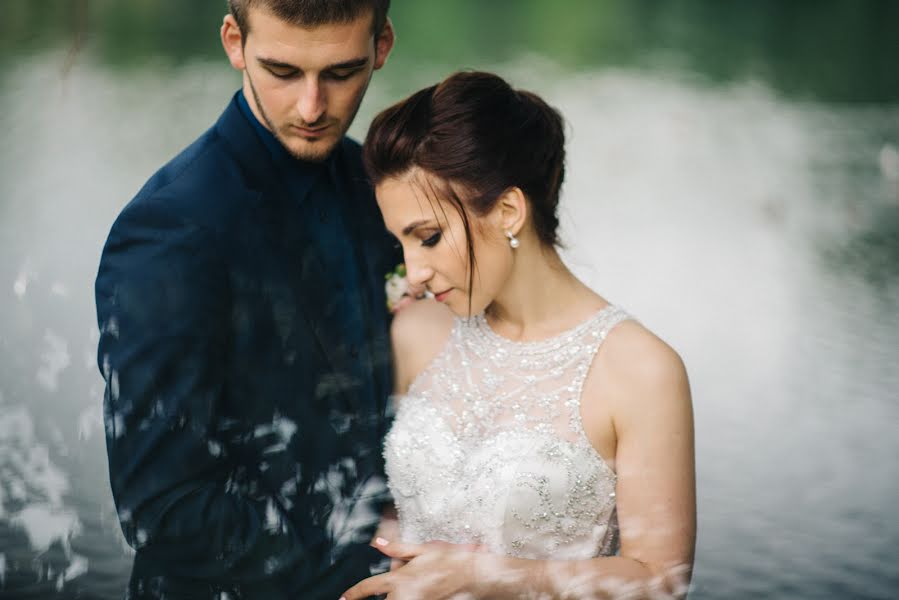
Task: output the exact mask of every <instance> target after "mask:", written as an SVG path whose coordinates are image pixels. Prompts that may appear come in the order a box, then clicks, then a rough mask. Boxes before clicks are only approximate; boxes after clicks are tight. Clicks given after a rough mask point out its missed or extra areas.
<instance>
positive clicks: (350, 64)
mask: <svg viewBox="0 0 899 600" xmlns="http://www.w3.org/2000/svg"><path fill="white" fill-rule="evenodd" d="M256 60H257V61H258V62H259V63H261V64H263V65H265V66H266V67H271V68H274V69H294V70H296V71H299V70H300V68H299V67H297V66H296V65H292V64H290V63H286V62H283V61H280V60H276V59H274V58H266V57H264V56H257V57H256ZM367 64H368V57H367V56H361V57H359V58H351V59H350V60H345V61H343V62H339V63H334V64H332V65H327V66H326V67H324V68H323V69H322V71H336V70H341V69H357V68H359V67H364V66H365V65H367Z"/></svg>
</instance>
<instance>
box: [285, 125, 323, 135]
mask: <svg viewBox="0 0 899 600" xmlns="http://www.w3.org/2000/svg"><path fill="white" fill-rule="evenodd" d="M292 127H293V129H294V131H296V132H298V133H299V134H300V135H304V136H306V137H319V136H321V135H322V134H324V133H325V131H327V129H328V128H329V127H331V126H330V125H323V126H322V127H300V126H298V125H293V126H292Z"/></svg>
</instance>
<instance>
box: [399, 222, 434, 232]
mask: <svg viewBox="0 0 899 600" xmlns="http://www.w3.org/2000/svg"><path fill="white" fill-rule="evenodd" d="M432 220H433V219H422V220H421V221H414V222H412V223H409V224H408V225H406V226H405V227H404V228H403V235H409V234H410V233H412V232H413V231H415V230H416V229H418V228H419V227H421V226H422V225H427V224H428V223H430V222H431V221H432Z"/></svg>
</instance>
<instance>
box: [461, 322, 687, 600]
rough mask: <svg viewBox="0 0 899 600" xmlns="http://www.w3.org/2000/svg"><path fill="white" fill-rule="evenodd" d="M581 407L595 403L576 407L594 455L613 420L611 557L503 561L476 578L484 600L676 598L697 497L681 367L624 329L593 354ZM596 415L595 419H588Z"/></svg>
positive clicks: (673, 356) (643, 333) (653, 343)
mask: <svg viewBox="0 0 899 600" xmlns="http://www.w3.org/2000/svg"><path fill="white" fill-rule="evenodd" d="M582 403H595V404H594V405H593V406H592V407H591V406H583V407H582V414H583V415H584V428H585V431H586V433H587V435H588V437H589V438H591V441H594V445H599V444H598V443H597V442H596V441H595V440H598V439H599V438H600V437H601V436H599V435H596V433H597V430H601V429H602V428H603V427H608V417H610V418H611V425H612V428H613V437H614V438H615V443H614V446H613V447H614V457H612V458H613V460H612V461H611V462H612V463H613V464H614V468H615V470H616V472H617V476H618V482H617V486H616V501H617V510H618V521H619V524H620V531H621V549H620V552H619V556H614V557H604V558H594V559H589V560H580V561H552V560H549V561H534V560H509V561H506V562H505V565H495V566H496V567H498V571H497V572H496V573H495V574H491V573H490V572H489V571H490V569H489V568H488V569H484V570H482V569H480V568H479V569H478V575H479V579H480V578H481V577H483V578H484V587H483V588H481V592H482V593H483V595H484V597H494V596H495V597H514V596H515V593H516V590H517V592H520V591H521V590H522V589H528V590H534V591H542V592H544V593H545V594H547V595H549V596H550V597H553V598H616V597H627V598H644V597H645V598H650V597H651V598H659V597H666V596H667V597H671V598H682V597H684V596H685V595H686V592H687V586H688V584H689V581H690V576H691V573H692V564H693V554H694V547H695V541H696V491H695V467H694V442H693V411H692V405H691V398H690V387H689V383H688V380H687V374H686V370H685V369H684V365H683V363H682V361H681V359H680V357H679V356H678V355H677V353H676V352H674V350H672V349H671V348H670V347H669V346H667V345H666V344H665V343H664V342H662V341H661V340H659V339H658V338H656V337H655V336H654V335H652V334H651V333H650V332H648V331H647V330H645V329H644V328H643V327H642V326H640V325H639V324H637V323H634V322H625V323H622V324H621V325H619V326H618V327H617V328H615V329H614V330H613V331H612V332H611V333H610V334H609V337H608V339H607V340H606V342H605V343H604V344H603V346H602V347H601V349H600V353H599V355H598V356H597V358H596V360H595V362H594V365H593V368H592V369H591V372H590V376H589V383H588V386H587V387H585V390H584V396H583V399H582ZM597 405H598V406H599V410H590V409H591V408H595V407H596V406H597ZM591 434H592V435H591ZM605 437H608V436H605ZM503 567H504V568H503ZM516 574H517V575H518V577H516V576H515V575H516ZM516 580H517V581H516Z"/></svg>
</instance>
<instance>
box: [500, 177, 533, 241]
mask: <svg viewBox="0 0 899 600" xmlns="http://www.w3.org/2000/svg"><path fill="white" fill-rule="evenodd" d="M496 208H497V209H498V210H499V215H498V216H499V220H500V226H501V227H502V229H503V232H504V233H505V232H506V231H508V232H509V233H511V234H512V235H518V233H519V232H520V231H521V230H522V228H524V224H525V222H526V221H527V218H528V208H529V207H528V200H527V198H526V197H525V195H524V192H523V191H521V188H517V187H510V188H509V189H507V190H506V191H505V192H503V194H502V196H500V198H499V202H497V205H496Z"/></svg>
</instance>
